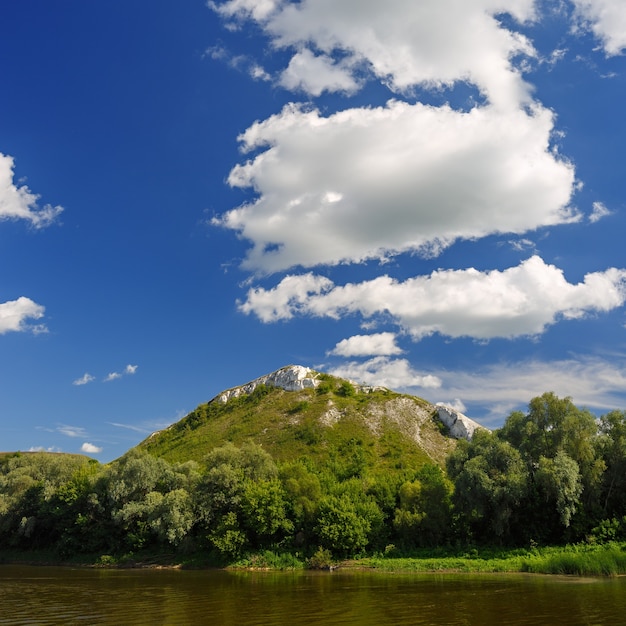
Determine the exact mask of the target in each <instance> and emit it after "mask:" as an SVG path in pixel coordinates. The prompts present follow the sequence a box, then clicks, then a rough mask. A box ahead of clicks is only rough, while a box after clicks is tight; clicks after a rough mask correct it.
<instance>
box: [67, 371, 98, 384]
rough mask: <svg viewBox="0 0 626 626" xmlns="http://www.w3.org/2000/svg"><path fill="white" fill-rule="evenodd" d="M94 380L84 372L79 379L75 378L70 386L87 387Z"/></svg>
mask: <svg viewBox="0 0 626 626" xmlns="http://www.w3.org/2000/svg"><path fill="white" fill-rule="evenodd" d="M94 380H96V377H95V376H92V375H91V374H90V373H89V372H85V373H84V374H83V375H82V376H81V377H80V378H77V379H76V380H75V381H73V382H72V385H77V386H81V385H88V384H89V383H91V382H93V381H94Z"/></svg>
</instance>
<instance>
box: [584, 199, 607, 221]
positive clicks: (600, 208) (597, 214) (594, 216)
mask: <svg viewBox="0 0 626 626" xmlns="http://www.w3.org/2000/svg"><path fill="white" fill-rule="evenodd" d="M607 215H611V211H609V210H608V209H607V208H606V206H605V205H604V204H603V203H602V202H594V203H593V210H592V212H591V215H589V221H590V222H591V223H592V224H595V223H596V222H598V221H600V220H601V219H602V218H603V217H606V216H607Z"/></svg>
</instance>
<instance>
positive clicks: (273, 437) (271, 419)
mask: <svg viewBox="0 0 626 626" xmlns="http://www.w3.org/2000/svg"><path fill="white" fill-rule="evenodd" d="M291 367H299V366H291ZM288 369H289V368H283V369H282V370H279V371H278V372H275V373H273V374H272V375H268V376H267V377H262V378H261V379H257V381H253V382H252V383H248V384H247V385H244V386H242V387H238V388H234V389H231V390H228V391H227V392H223V393H222V394H219V395H218V396H216V397H215V398H214V399H213V400H211V401H210V402H208V403H206V404H202V405H200V406H199V407H198V408H197V409H195V410H194V411H192V412H191V413H190V414H189V415H187V416H186V417H184V418H183V419H181V420H180V421H179V422H177V423H175V424H173V425H172V426H170V427H169V428H168V429H166V430H163V431H159V432H157V433H154V434H153V435H151V436H150V437H148V438H147V439H146V440H144V441H143V442H142V443H141V444H139V446H138V447H139V448H140V449H143V450H146V451H148V452H150V453H151V454H152V455H154V456H159V457H163V458H165V459H166V460H168V461H170V462H172V461H187V460H197V461H200V460H202V459H203V457H204V456H205V455H206V454H207V453H208V452H209V451H210V450H212V449H213V448H215V447H218V446H221V445H223V444H225V443H226V442H232V443H234V444H235V445H237V446H238V445H241V444H242V443H244V442H249V441H252V442H255V443H257V444H260V445H262V446H263V447H264V448H265V449H266V450H267V451H268V452H269V453H270V454H271V455H272V457H274V459H275V460H277V461H291V460H295V459H297V458H307V459H309V461H310V462H312V463H314V464H315V465H319V464H324V463H328V462H330V463H333V462H336V463H342V462H344V461H345V460H346V459H348V458H350V459H354V460H355V462H358V463H363V464H365V465H367V466H370V467H373V466H376V467H380V468H385V467H389V468H396V469H401V468H418V467H420V466H421V465H423V464H424V463H426V462H436V463H439V464H441V463H443V460H444V458H445V457H446V455H447V454H448V453H449V452H450V451H451V450H452V449H453V447H454V445H455V440H454V439H452V438H451V437H449V436H447V434H446V428H445V427H444V426H443V425H442V424H441V422H440V421H439V420H438V418H437V412H436V410H435V407H434V406H433V405H431V404H429V403H428V402H426V401H425V400H422V399H421V398H417V397H414V396H408V395H402V394H398V393H395V392H392V391H390V390H387V389H383V388H371V387H359V386H355V385H353V384H352V383H350V382H348V381H346V380H343V379H340V378H336V377H333V376H329V375H327V374H321V373H319V372H314V371H313V370H306V372H307V374H306V376H308V378H306V379H302V380H300V381H296V383H300V384H295V385H290V384H285V385H283V386H275V385H276V384H281V383H276V375H277V374H284V373H285V372H286V371H287V370H288ZM272 376H273V377H274V378H271V377H272ZM281 380H282V379H281ZM309 380H311V381H313V382H312V383H311V384H310V386H306V384H308V381H309ZM302 383H304V384H302ZM298 386H300V387H301V388H296V389H294V390H288V389H286V388H284V387H288V388H289V389H292V388H293V387H298Z"/></svg>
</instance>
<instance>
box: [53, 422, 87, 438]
mask: <svg viewBox="0 0 626 626" xmlns="http://www.w3.org/2000/svg"><path fill="white" fill-rule="evenodd" d="M57 432H60V433H61V434H62V435H65V436H66V437H81V438H84V437H86V436H87V431H86V430H85V429H84V428H82V427H81V426H68V425H67V424H61V425H59V426H57Z"/></svg>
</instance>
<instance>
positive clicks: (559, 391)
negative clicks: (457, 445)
mask: <svg viewBox="0 0 626 626" xmlns="http://www.w3.org/2000/svg"><path fill="white" fill-rule="evenodd" d="M329 371H330V372H331V373H333V374H335V375H337V376H342V377H345V378H349V379H351V380H355V381H357V382H363V383H369V384H372V385H382V386H385V387H388V388H390V389H393V390H395V391H399V392H406V393H415V392H416V388H418V387H421V388H422V390H421V391H419V392H418V394H419V395H422V396H423V397H424V398H425V399H426V400H428V401H430V402H432V403H433V404H435V403H442V404H446V405H447V406H452V407H453V408H455V409H456V410H458V411H461V412H462V413H464V414H466V415H468V416H469V417H472V418H473V419H477V420H478V421H479V422H481V423H482V424H483V425H485V426H488V427H489V428H497V427H499V426H501V425H502V423H503V422H504V419H505V418H506V417H507V416H508V415H509V414H510V412H511V411H514V410H525V409H526V407H527V405H528V402H529V401H530V400H531V399H532V398H534V397H537V396H540V395H541V394H543V393H545V392H546V391H552V392H554V393H555V394H556V395H558V396H559V397H566V396H571V397H572V398H573V401H574V403H575V404H576V405H577V406H579V407H587V408H590V409H593V410H596V411H599V412H601V413H604V412H608V411H610V410H613V409H619V410H623V407H624V389H626V359H625V358H624V356H623V355H622V356H619V355H618V356H617V357H616V358H615V359H612V360H609V359H604V358H599V357H590V356H573V357H572V358H569V359H563V360H559V361H547V362H546V361H535V360H528V361H515V362H514V363H507V362H499V363H496V364H493V365H488V366H480V367H476V368H465V369H460V370H454V369H437V368H435V369H433V370H431V371H429V372H421V373H418V372H416V371H415V370H414V369H413V367H412V366H411V364H410V363H409V362H408V361H407V360H406V359H388V358H385V357H379V358H376V359H371V360H370V361H367V362H365V363H358V362H351V363H347V364H345V365H343V366H339V367H336V368H334V369H329ZM468 405H471V406H479V407H482V411H481V414H476V413H475V412H473V411H472V410H471V409H468V408H467V406H468Z"/></svg>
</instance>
